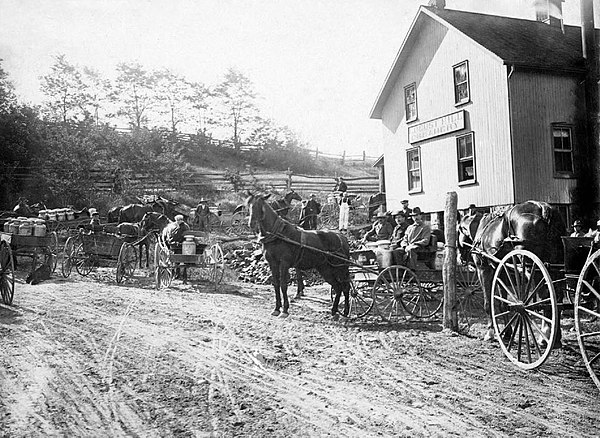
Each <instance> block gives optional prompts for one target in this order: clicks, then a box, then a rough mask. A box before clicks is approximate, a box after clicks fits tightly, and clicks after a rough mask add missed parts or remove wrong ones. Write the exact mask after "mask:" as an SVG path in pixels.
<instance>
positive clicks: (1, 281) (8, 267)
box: [0, 241, 15, 306]
mask: <svg viewBox="0 0 600 438" xmlns="http://www.w3.org/2000/svg"><path fill="white" fill-rule="evenodd" d="M14 295H15V260H14V259H13V254H12V250H11V249H10V245H9V244H8V243H6V242H4V241H3V242H0V297H1V298H2V302H3V303H4V304H6V305H8V306H10V305H11V304H12V301H13V297H14Z"/></svg>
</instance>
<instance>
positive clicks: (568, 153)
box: [552, 125, 574, 176]
mask: <svg viewBox="0 0 600 438" xmlns="http://www.w3.org/2000/svg"><path fill="white" fill-rule="evenodd" d="M552 147H553V149H554V172H555V174H556V175H558V176H572V175H573V173H574V169H573V136H572V132H571V127H569V126H558V125H554V126H552Z"/></svg>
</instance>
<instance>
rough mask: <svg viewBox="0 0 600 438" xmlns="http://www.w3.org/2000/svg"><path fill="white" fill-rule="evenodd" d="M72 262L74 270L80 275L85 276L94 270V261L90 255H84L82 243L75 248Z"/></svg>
mask: <svg viewBox="0 0 600 438" xmlns="http://www.w3.org/2000/svg"><path fill="white" fill-rule="evenodd" d="M73 261H74V262H75V269H77V272H78V273H79V274H80V275H83V276H84V277H85V276H87V275H88V274H89V273H90V272H92V269H94V264H95V260H94V257H93V256H92V255H91V254H86V253H85V252H84V251H83V243H80V244H78V245H77V246H75V251H74V252H73Z"/></svg>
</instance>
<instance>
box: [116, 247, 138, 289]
mask: <svg viewBox="0 0 600 438" xmlns="http://www.w3.org/2000/svg"><path fill="white" fill-rule="evenodd" d="M137 262H138V258H137V252H136V250H135V246H133V245H131V244H130V243H124V244H123V245H122V246H121V250H120V251H119V258H118V259H117V276H116V277H117V283H119V284H120V283H122V282H123V280H125V278H131V277H133V273H134V272H135V265H136V264H137Z"/></svg>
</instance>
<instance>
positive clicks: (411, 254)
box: [400, 207, 431, 269]
mask: <svg viewBox="0 0 600 438" xmlns="http://www.w3.org/2000/svg"><path fill="white" fill-rule="evenodd" d="M411 215H412V218H413V220H414V223H413V224H412V225H409V226H408V228H407V229H406V232H405V233H404V237H403V238H402V242H401V243H400V247H401V249H402V250H403V251H404V252H405V253H406V258H407V260H408V263H407V266H408V267H409V268H410V269H414V268H415V267H416V265H417V251H418V250H419V249H420V248H424V247H426V246H427V245H429V240H430V239H431V227H430V226H429V225H428V224H426V223H425V222H423V215H422V213H421V209H420V208H419V207H415V208H413V210H412V214H411Z"/></svg>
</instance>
